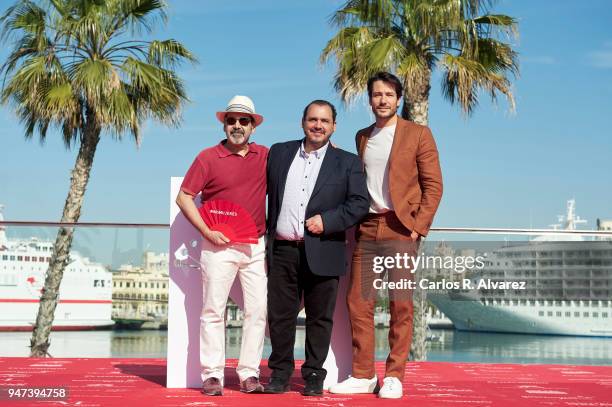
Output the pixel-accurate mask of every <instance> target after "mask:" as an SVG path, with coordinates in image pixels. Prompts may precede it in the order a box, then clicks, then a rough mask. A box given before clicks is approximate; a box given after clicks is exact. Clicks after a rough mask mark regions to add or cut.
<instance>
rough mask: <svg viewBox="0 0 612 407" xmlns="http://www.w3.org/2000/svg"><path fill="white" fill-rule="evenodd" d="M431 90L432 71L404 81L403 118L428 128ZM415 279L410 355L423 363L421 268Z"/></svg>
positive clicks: (424, 321)
mask: <svg viewBox="0 0 612 407" xmlns="http://www.w3.org/2000/svg"><path fill="white" fill-rule="evenodd" d="M430 89H431V70H430V69H425V70H423V71H422V72H421V74H418V75H415V76H414V77H411V78H405V79H404V106H403V108H402V117H403V118H404V119H407V120H410V121H413V122H415V123H418V124H422V125H423V126H427V123H428V119H429V90H430ZM414 278H415V281H417V285H416V289H415V290H414V292H413V298H412V305H413V309H414V314H413V323H412V327H413V330H412V345H411V348H410V353H411V354H412V360H416V361H421V360H426V359H427V314H426V311H427V293H426V292H425V290H422V289H421V288H420V287H419V284H418V282H419V281H420V280H421V279H422V278H423V270H422V269H421V268H419V269H417V270H416V272H415V273H414Z"/></svg>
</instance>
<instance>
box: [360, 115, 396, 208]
mask: <svg viewBox="0 0 612 407" xmlns="http://www.w3.org/2000/svg"><path fill="white" fill-rule="evenodd" d="M395 127H396V125H393V126H387V127H383V128H378V127H375V128H374V130H373V131H372V134H371V135H370V138H369V139H368V143H367V145H366V149H365V152H364V154H363V162H364V163H365V170H366V177H367V184H368V192H369V194H370V213H385V212H389V211H392V210H393V203H392V202H391V193H390V192H389V156H390V155H391V146H392V145H393V136H394V134H395Z"/></svg>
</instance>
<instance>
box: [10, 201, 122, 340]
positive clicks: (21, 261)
mask: <svg viewBox="0 0 612 407" xmlns="http://www.w3.org/2000/svg"><path fill="white" fill-rule="evenodd" d="M0 220H3V216H2V206H1V205H0ZM52 250H53V243H52V242H48V241H41V240H38V239H36V238H31V239H29V240H28V239H26V240H19V239H11V240H9V239H8V238H7V236H6V230H5V227H4V225H0V331H30V330H32V329H33V326H34V323H35V321H36V315H37V313H38V306H39V298H40V295H41V291H42V288H43V286H44V282H45V273H46V271H47V268H48V264H49V258H50V257H51V253H52ZM111 311H112V273H111V272H110V271H108V270H107V269H106V268H104V267H103V266H102V265H101V264H98V263H93V262H91V261H90V260H89V259H87V258H86V257H82V256H81V255H80V254H79V253H77V252H75V251H71V252H70V263H69V264H68V266H67V267H66V269H65V270H64V276H63V279H62V284H61V286H60V293H59V301H58V304H57V308H56V309H55V319H54V321H53V327H52V329H53V330H88V329H104V328H109V327H111V326H112V325H113V324H114V322H113V321H112V319H111Z"/></svg>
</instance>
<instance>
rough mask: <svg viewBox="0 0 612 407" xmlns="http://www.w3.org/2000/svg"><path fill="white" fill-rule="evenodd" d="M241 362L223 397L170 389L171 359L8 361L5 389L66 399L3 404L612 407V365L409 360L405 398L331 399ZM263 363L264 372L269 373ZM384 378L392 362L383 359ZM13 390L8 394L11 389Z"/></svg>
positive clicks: (1, 367) (1, 382) (1, 361)
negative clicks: (252, 386) (245, 372)
mask: <svg viewBox="0 0 612 407" xmlns="http://www.w3.org/2000/svg"><path fill="white" fill-rule="evenodd" d="M235 365H236V360H235V359H232V360H229V361H228V367H227V369H226V389H225V395H224V396H223V397H207V396H204V395H202V394H200V392H199V391H198V390H197V389H167V388H166V387H165V381H166V362H165V360H164V359H109V358H90V359H82V358H51V359H30V358H8V357H5V358H0V388H3V389H7V388H8V387H13V388H18V387H47V388H48V387H63V388H66V389H68V392H69V396H68V398H67V399H65V400H60V401H56V402H51V401H44V402H43V401H40V402H32V401H7V400H6V399H4V400H2V401H0V405H2V406H29V405H44V406H87V407H96V406H128V405H129V406H145V405H146V406H160V407H164V406H230V405H243V406H266V407H272V406H275V405H278V406H285V405H294V406H295V405H306V406H381V405H385V406H386V405H398V406H399V405H401V406H419V407H434V406H435V407H440V406H467V405H470V406H495V407H497V406H500V407H505V406H512V407H516V406H537V407H540V406H541V407H544V406H612V366H577V365H520V364H484V363H446V362H418V363H408V365H407V367H406V380H405V385H404V394H405V396H404V397H403V398H402V399H401V400H385V401H383V400H379V399H377V398H376V397H375V396H374V395H358V396H340V395H332V394H328V393H325V394H324V396H323V397H303V396H302V395H300V394H299V391H300V390H301V389H302V381H301V379H300V378H299V366H298V369H296V375H294V378H293V381H292V388H291V390H292V391H291V392H289V393H286V394H284V395H267V394H261V395H253V394H243V393H240V392H239V391H238V378H237V377H236V375H235V371H234V369H233V368H234V367H235ZM265 365H266V363H265V361H264V362H263V363H262V376H263V379H264V381H267V378H268V375H269V371H268V370H267V369H266V368H265V367H264V366H265ZM377 371H378V374H379V377H380V376H382V373H383V371H384V363H383V362H377ZM4 393H5V394H6V392H4Z"/></svg>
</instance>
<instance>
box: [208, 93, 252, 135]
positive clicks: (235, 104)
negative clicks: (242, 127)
mask: <svg viewBox="0 0 612 407" xmlns="http://www.w3.org/2000/svg"><path fill="white" fill-rule="evenodd" d="M228 113H245V114H248V115H249V116H251V117H252V118H253V121H254V123H253V126H254V127H257V126H259V125H260V124H261V122H263V116H262V115H260V114H257V113H255V105H254V104H253V101H252V100H251V98H249V97H248V96H241V95H236V96H234V97H233V98H232V99H231V100H230V101H229V103H228V104H227V107H226V108H225V111H223V112H217V119H219V121H220V122H221V123H225V115H226V114H228Z"/></svg>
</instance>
